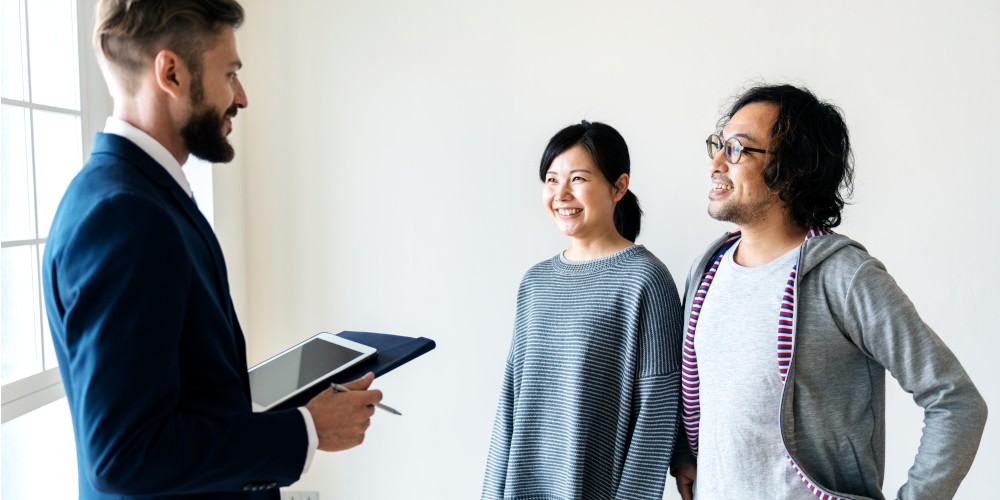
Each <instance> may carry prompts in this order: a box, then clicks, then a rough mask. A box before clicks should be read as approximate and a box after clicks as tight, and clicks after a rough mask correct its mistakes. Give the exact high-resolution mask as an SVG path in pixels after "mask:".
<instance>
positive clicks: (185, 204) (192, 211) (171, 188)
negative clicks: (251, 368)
mask: <svg viewBox="0 0 1000 500" xmlns="http://www.w3.org/2000/svg"><path fill="white" fill-rule="evenodd" d="M98 153H108V154H113V155H117V156H120V157H122V158H125V159H126V160H128V161H129V162H131V163H132V164H133V165H135V166H136V168H138V169H139V171H140V172H142V173H143V174H144V175H145V176H146V177H148V178H149V179H150V180H151V181H153V182H154V183H155V184H157V185H159V186H160V187H161V188H163V189H165V190H167V191H168V192H169V193H170V197H172V198H173V201H174V203H175V204H176V205H178V206H179V207H180V209H181V211H182V212H183V213H184V214H185V215H186V216H187V218H188V220H190V221H191V223H192V224H194V226H195V228H197V229H198V232H199V233H200V235H201V238H202V240H204V242H205V245H206V246H207V247H208V250H209V253H210V254H211V255H212V259H213V261H214V262H215V270H216V274H217V278H218V283H219V291H220V293H221V294H222V297H223V301H224V302H225V307H226V313H227V315H228V319H229V324H230V325H233V332H234V334H235V335H236V336H237V337H238V338H237V341H236V344H237V346H238V347H240V358H241V359H242V360H243V364H244V365H245V364H246V360H245V356H246V353H245V350H246V349H245V343H244V339H243V338H242V337H243V335H242V333H241V332H240V331H239V329H238V328H235V322H234V312H233V304H232V298H231V296H230V295H229V280H228V279H227V274H226V262H225V260H224V259H223V257H222V247H220V246H219V240H218V239H217V238H216V237H215V232H214V231H212V227H211V226H209V225H208V221H207V220H205V216H204V215H202V213H201V210H198V206H197V205H195V203H194V200H193V199H191V197H189V196H188V195H187V193H186V192H184V190H183V189H181V187H180V186H179V185H178V184H177V181H175V180H174V179H173V178H172V177H170V174H169V173H168V172H167V169H165V168H163V166H162V165H160V164H159V163H157V162H156V160H154V159H153V158H152V157H151V156H149V155H148V154H146V152H145V151H143V150H142V148H140V147H139V146H137V145H135V143H133V142H132V141H130V140H128V139H125V138H124V137H121V136H117V135H114V134H104V133H98V134H96V135H95V136H94V145H93V147H92V148H91V154H98Z"/></svg>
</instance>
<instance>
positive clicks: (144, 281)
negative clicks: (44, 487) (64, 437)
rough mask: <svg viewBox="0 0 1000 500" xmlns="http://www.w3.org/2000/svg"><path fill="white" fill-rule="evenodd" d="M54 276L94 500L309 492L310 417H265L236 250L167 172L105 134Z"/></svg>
mask: <svg viewBox="0 0 1000 500" xmlns="http://www.w3.org/2000/svg"><path fill="white" fill-rule="evenodd" d="M43 262H44V264H43V266H44V269H43V280H44V286H45V306H46V309H47V311H48V318H49V326H50V329H51V332H52V340H53V344H54V346H55V351H56V357H57V358H58V360H59V371H60V373H61V374H62V380H63V386H64V387H65V388H66V398H67V400H68V401H69V407H70V412H71V414H72V417H73V431H74V435H75V438H76V450H77V459H78V462H79V472H80V476H79V483H80V498H81V499H108V498H116V499H117V498H121V497H122V496H125V497H142V498H175V497H180V498H202V497H204V498H206V499H209V498H211V499H213V500H216V499H219V498H233V499H237V498H240V499H251V498H272V497H276V496H277V490H276V489H272V490H269V491H268V490H267V488H274V487H276V486H279V485H280V486H286V485H288V484H291V483H292V482H294V481H295V480H297V479H298V478H299V476H300V475H301V473H302V467H303V465H304V462H305V456H306V447H307V443H308V437H307V434H306V428H305V423H304V421H303V418H302V415H301V413H299V411H298V410H295V409H292V410H286V411H281V412H274V413H266V414H262V413H257V414H255V413H253V412H252V410H251V404H250V386H249V381H248V380H249V379H248V377H247V361H246V344H245V341H244V339H243V332H242V331H241V330H240V325H239V322H238V321H237V319H236V314H235V312H234V311H233V305H232V301H231V299H230V295H229V284H228V280H227V278H226V265H225V263H224V262H223V259H222V250H221V248H220V247H219V243H218V241H217V240H216V238H215V234H214V233H213V231H212V229H211V227H210V226H209V225H208V222H207V221H206V220H205V218H204V217H203V216H202V214H201V212H200V211H199V210H198V207H197V206H195V204H194V201H193V200H192V199H191V198H190V197H188V195H187V193H185V192H184V191H183V190H182V189H181V187H180V186H179V185H178V184H177V182H176V181H174V180H173V178H171V177H170V174H168V173H167V171H166V169H164V168H163V167H162V166H160V165H159V164H158V163H156V162H155V161H154V160H153V159H152V158H151V157H150V156H149V155H147V154H146V153H145V152H144V151H143V150H142V149H140V148H139V147H138V146H136V145H135V144H134V143H132V142H131V141H129V140H127V139H125V138H123V137H119V136H116V135H110V134H97V136H96V137H95V138H94V146H93V150H92V152H91V157H90V160H89V161H87V164H86V165H85V166H84V167H83V170H82V171H81V172H80V173H79V174H78V175H77V176H76V178H75V179H73V182H72V183H70V186H69V189H68V190H67V191H66V195H65V196H64V197H63V199H62V202H61V203H60V204H59V209H58V210H57V212H56V216H55V220H54V221H53V223H52V229H51V230H50V232H49V236H48V240H47V241H46V245H45V256H44V260H43ZM212 492H231V493H230V494H219V493H212Z"/></svg>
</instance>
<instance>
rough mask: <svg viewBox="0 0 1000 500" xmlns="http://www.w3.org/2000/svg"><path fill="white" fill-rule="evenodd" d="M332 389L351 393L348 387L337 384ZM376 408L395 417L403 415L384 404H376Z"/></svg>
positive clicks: (333, 384) (331, 385)
mask: <svg viewBox="0 0 1000 500" xmlns="http://www.w3.org/2000/svg"><path fill="white" fill-rule="evenodd" d="M330 387H333V390H334V391H336V392H351V390H350V389H348V388H346V387H344V386H342V385H340V384H336V383H332V384H330ZM375 406H377V407H379V408H381V409H383V410H385V411H387V412H389V413H392V414H393V415H402V413H399V412H398V411H396V410H394V409H393V408H391V407H389V406H386V405H384V404H382V403H375Z"/></svg>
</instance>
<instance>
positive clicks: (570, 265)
mask: <svg viewBox="0 0 1000 500" xmlns="http://www.w3.org/2000/svg"><path fill="white" fill-rule="evenodd" d="M644 252H646V247H644V246H642V245H632V246H630V247H628V248H626V249H624V250H619V251H618V252H615V253H613V254H611V255H608V256H607V257H601V258H599V259H591V260H580V261H575V260H566V257H564V256H563V253H562V252H559V253H558V254H557V255H556V256H555V257H553V258H552V266H553V267H554V268H555V270H556V272H558V273H559V274H564V275H569V276H583V275H587V274H594V273H598V272H601V271H604V270H607V269H610V268H612V267H615V266H617V265H618V264H621V263H623V262H625V261H627V260H629V259H631V258H633V257H635V256H637V255H639V254H641V253H644Z"/></svg>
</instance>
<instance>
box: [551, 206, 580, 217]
mask: <svg viewBox="0 0 1000 500" xmlns="http://www.w3.org/2000/svg"><path fill="white" fill-rule="evenodd" d="M582 211H583V209H582V208H557V209H556V213H558V214H559V215H562V216H568V215H576V214H578V213H580V212H582Z"/></svg>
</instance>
